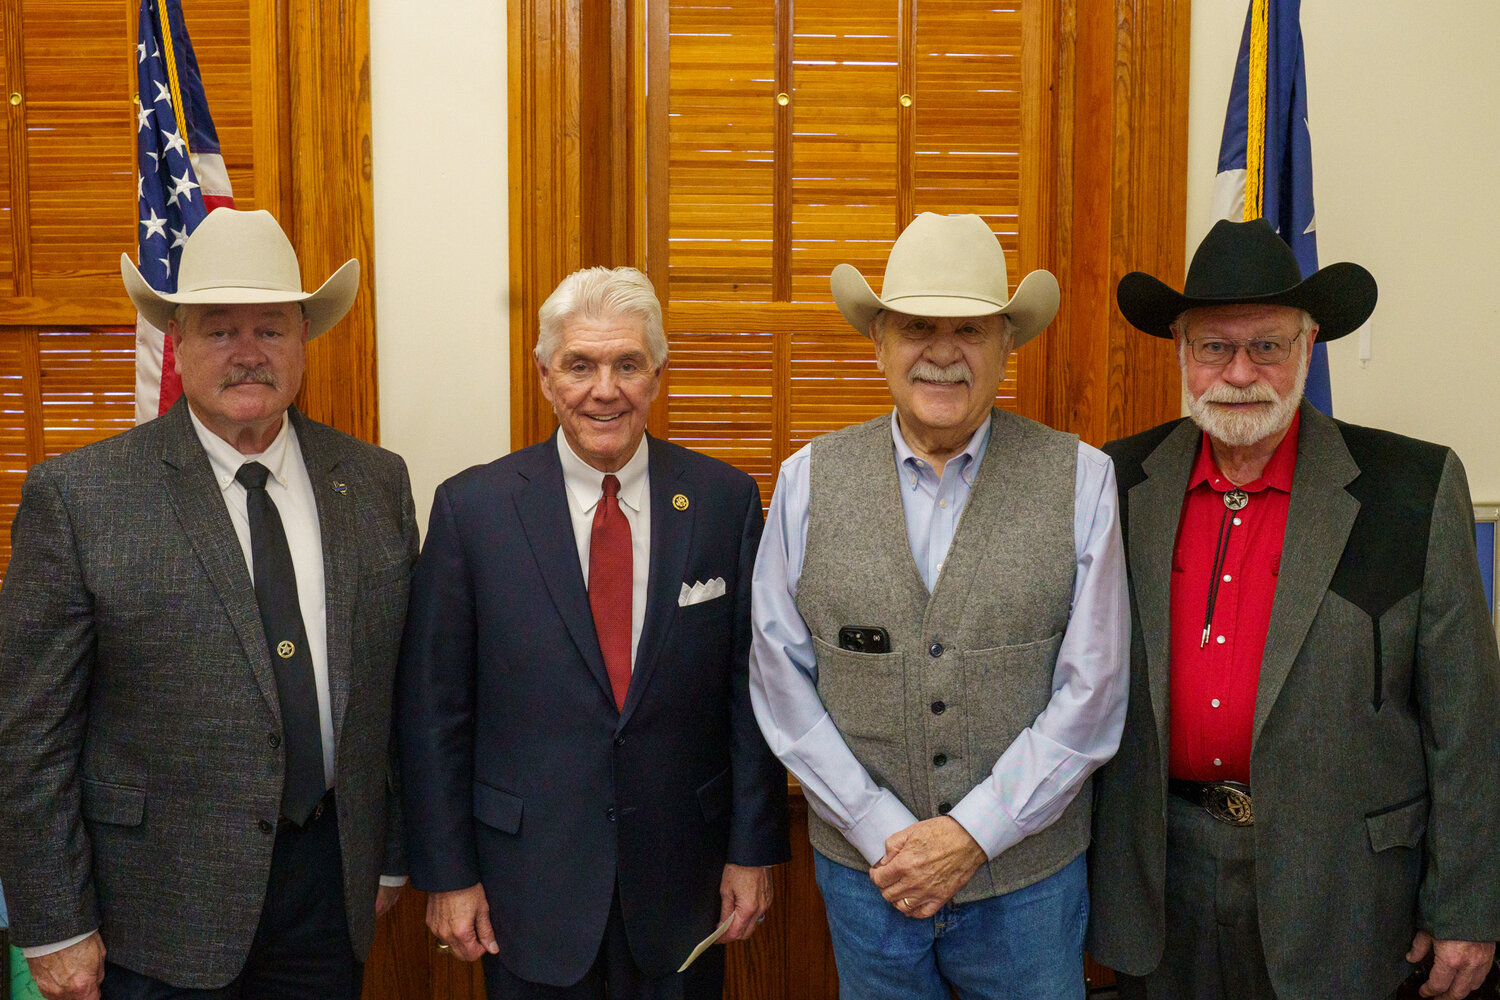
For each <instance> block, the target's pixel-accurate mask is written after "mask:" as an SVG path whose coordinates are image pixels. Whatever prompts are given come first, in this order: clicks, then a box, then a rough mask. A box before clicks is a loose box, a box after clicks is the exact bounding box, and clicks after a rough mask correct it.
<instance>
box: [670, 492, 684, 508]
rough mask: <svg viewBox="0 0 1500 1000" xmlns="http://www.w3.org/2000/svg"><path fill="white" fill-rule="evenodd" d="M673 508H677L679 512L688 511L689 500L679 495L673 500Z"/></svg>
mask: <svg viewBox="0 0 1500 1000" xmlns="http://www.w3.org/2000/svg"><path fill="white" fill-rule="evenodd" d="M672 506H673V507H676V508H677V509H678V510H687V509H688V498H687V497H685V496H683V495H682V494H681V493H679V494H677V495H676V496H675V497H673V498H672Z"/></svg>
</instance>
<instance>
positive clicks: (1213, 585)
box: [1198, 486, 1250, 649]
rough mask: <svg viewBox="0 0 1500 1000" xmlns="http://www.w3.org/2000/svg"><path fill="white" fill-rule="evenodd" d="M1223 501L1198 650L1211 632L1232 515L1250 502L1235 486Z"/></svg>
mask: <svg viewBox="0 0 1500 1000" xmlns="http://www.w3.org/2000/svg"><path fill="white" fill-rule="evenodd" d="M1223 499H1224V516H1223V517H1222V518H1220V519H1219V540H1218V543H1217V544H1216V545H1215V546H1214V569H1213V574H1212V575H1211V576H1210V577H1209V580H1208V607H1207V608H1205V609H1204V610H1203V639H1202V640H1201V641H1200V642H1199V643H1198V648H1199V649H1202V648H1203V647H1204V646H1207V645H1208V635H1209V633H1210V632H1212V631H1213V622H1214V602H1215V601H1217V600H1218V598H1219V581H1220V580H1222V579H1223V578H1224V560H1225V559H1226V558H1228V556H1229V529H1230V528H1232V527H1234V525H1236V524H1238V523H1239V518H1237V517H1235V516H1234V514H1235V513H1236V512H1237V511H1240V510H1243V509H1244V508H1245V505H1246V504H1247V503H1249V502H1250V494H1248V493H1246V492H1245V491H1244V490H1242V489H1240V488H1239V487H1238V486H1236V487H1235V488H1234V489H1232V490H1230V491H1229V492H1227V493H1225V494H1224V495H1223Z"/></svg>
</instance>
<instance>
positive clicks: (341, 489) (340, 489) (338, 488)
mask: <svg viewBox="0 0 1500 1000" xmlns="http://www.w3.org/2000/svg"><path fill="white" fill-rule="evenodd" d="M333 492H335V493H337V494H338V495H339V496H344V495H345V494H347V493H348V492H349V487H348V486H347V485H345V484H344V483H341V482H338V481H337V480H335V481H334V483H333Z"/></svg>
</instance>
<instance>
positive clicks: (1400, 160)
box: [1187, 0, 1500, 502]
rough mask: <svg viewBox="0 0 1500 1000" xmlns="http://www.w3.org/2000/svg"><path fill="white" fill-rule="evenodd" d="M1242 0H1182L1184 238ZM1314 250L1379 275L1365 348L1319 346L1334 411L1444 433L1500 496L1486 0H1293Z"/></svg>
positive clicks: (1496, 81)
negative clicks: (1187, 64)
mask: <svg viewBox="0 0 1500 1000" xmlns="http://www.w3.org/2000/svg"><path fill="white" fill-rule="evenodd" d="M1245 9H1246V0H1195V2H1194V3H1193V41H1192V45H1193V52H1192V89H1191V91H1190V105H1191V111H1190V114H1191V127H1190V138H1189V154H1188V232H1187V240H1188V248H1189V254H1191V251H1192V249H1193V248H1195V247H1196V246H1197V245H1198V241H1199V240H1201V239H1202V237H1203V234H1204V233H1205V232H1207V231H1208V227H1209V226H1210V225H1211V224H1212V219H1211V218H1210V217H1209V214H1208V194H1209V190H1210V188H1211V186H1212V183H1213V175H1214V167H1215V163H1216V161H1217V159H1218V147H1219V136H1220V133H1221V132H1222V130H1223V123H1224V106H1225V101H1226V100H1227V99H1228V93H1229V78H1230V75H1231V73H1232V71H1233V67H1234V59H1235V55H1236V53H1237V51H1238V48H1239V41H1240V35H1241V32H1242V31H1243V29H1244V21H1245ZM1302 30H1303V42H1304V46H1305V52H1306V60H1307V92H1308V117H1309V119H1310V125H1311V129H1312V140H1313V183H1314V195H1315V200H1316V205H1317V225H1318V254H1319V260H1320V261H1321V262H1322V263H1325V264H1326V263H1330V262H1332V261H1336V260H1353V261H1358V262H1359V263H1361V264H1363V265H1364V266H1366V267H1368V268H1369V269H1370V271H1371V272H1372V273H1373V274H1374V275H1375V278H1376V280H1377V281H1378V282H1379V284H1380V304H1379V306H1378V307H1377V308H1376V310H1375V315H1374V316H1373V317H1372V319H1371V322H1370V326H1369V332H1370V338H1369V339H1370V359H1369V361H1368V363H1366V364H1362V363H1361V361H1360V360H1359V349H1360V343H1359V341H1360V335H1359V334H1358V333H1356V334H1351V335H1350V336H1348V337H1345V338H1344V339H1343V340H1340V341H1338V342H1336V343H1334V344H1331V345H1330V346H1329V362H1330V367H1331V369H1332V381H1333V405H1334V414H1335V415H1336V416H1338V417H1339V418H1341V419H1344V420H1350V421H1354V422H1356V423H1362V424H1371V425H1374V426H1378V427H1385V428H1388V429H1390V430H1394V431H1398V432H1400V433H1402V434H1409V435H1412V436H1414V437H1420V438H1426V439H1428V440H1433V441H1440V442H1442V443H1444V444H1448V445H1451V446H1453V447H1454V448H1456V449H1457V450H1458V453H1459V456H1460V457H1461V458H1462V459H1463V460H1464V464H1465V466H1466V468H1467V469H1468V473H1469V483H1470V487H1471V489H1472V491H1473V494H1474V500H1475V501H1476V502H1494V501H1500V434H1497V432H1496V414H1497V413H1500V404H1497V399H1496V396H1497V392H1496V389H1497V384H1500V383H1497V376H1500V297H1497V293H1496V289H1497V285H1500V281H1497V279H1496V277H1495V269H1496V265H1497V264H1500V199H1497V198H1496V196H1495V195H1494V194H1492V193H1491V190H1490V188H1491V185H1492V184H1493V180H1492V178H1491V174H1492V172H1493V171H1494V170H1495V168H1496V166H1497V164H1500V128H1497V123H1500V67H1497V65H1496V62H1495V59H1494V53H1493V44H1494V39H1495V38H1496V37H1500V4H1491V3H1473V2H1471V0H1430V2H1427V3H1420V4H1417V3H1410V2H1398V0H1360V2H1358V3H1355V2H1352V0H1344V2H1339V3H1336V2H1333V0H1303V5H1302Z"/></svg>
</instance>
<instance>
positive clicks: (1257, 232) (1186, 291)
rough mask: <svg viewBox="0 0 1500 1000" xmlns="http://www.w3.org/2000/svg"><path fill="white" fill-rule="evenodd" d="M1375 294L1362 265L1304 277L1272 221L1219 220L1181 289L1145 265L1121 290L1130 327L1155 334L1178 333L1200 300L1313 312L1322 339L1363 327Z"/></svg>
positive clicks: (1118, 294)
mask: <svg viewBox="0 0 1500 1000" xmlns="http://www.w3.org/2000/svg"><path fill="white" fill-rule="evenodd" d="M1375 295H1376V289H1375V279H1374V277H1372V276H1371V274H1370V272H1369V271H1366V270H1365V269H1364V268H1362V267H1360V266H1359V265H1358V264H1350V263H1348V262H1341V263H1338V264H1329V265H1328V266H1327V267H1325V268H1322V269H1321V270H1319V271H1316V272H1315V273H1313V274H1312V275H1311V276H1310V277H1308V278H1307V280H1305V281H1304V280H1302V270H1301V268H1299V267H1298V266H1297V258H1296V256H1295V255H1294V254H1293V253H1292V248H1291V247H1289V246H1287V245H1286V243H1284V242H1283V241H1282V239H1281V237H1279V236H1277V235H1276V233H1275V232H1274V231H1273V230H1272V229H1271V225H1270V223H1268V222H1267V221H1266V220H1265V219H1254V220H1252V221H1250V222H1230V221H1229V220H1228V219H1223V220H1221V221H1219V222H1216V223H1214V227H1213V228H1212V229H1210V230H1209V232H1208V235H1207V236H1205V237H1204V238H1203V242H1202V243H1201V244H1199V246H1198V250H1197V252H1196V253H1194V254H1193V263H1192V264H1191V265H1190V266H1189V267H1188V273H1187V282H1186V283H1185V284H1184V285H1183V289H1182V291H1181V292H1178V291H1175V290H1174V289H1172V288H1170V287H1168V286H1167V285H1166V284H1165V283H1163V282H1161V281H1159V280H1157V279H1156V278H1153V277H1152V276H1151V275H1149V274H1146V273H1145V272H1144V271H1132V272H1130V273H1129V274H1127V275H1125V277H1123V278H1121V279H1120V284H1119V286H1118V287H1117V288H1116V289H1115V301H1117V302H1119V304H1120V312H1122V313H1124V314H1125V318H1126V319H1127V320H1129V321H1130V325H1131V326H1133V327H1135V328H1136V329H1137V330H1142V331H1144V332H1146V333H1149V334H1151V336H1153V337H1171V336H1172V330H1171V326H1172V323H1173V321H1174V320H1176V319H1177V317H1178V316H1180V315H1182V313H1183V312H1184V311H1185V310H1188V309H1192V308H1194V307H1196V306H1227V305H1268V306H1292V307H1293V308H1296V309H1304V310H1306V311H1307V312H1308V313H1309V314H1310V315H1311V316H1312V318H1313V321H1314V322H1315V323H1317V324H1318V340H1319V341H1322V342H1327V341H1330V340H1337V339H1339V338H1340V337H1342V336H1344V335H1345V334H1347V333H1353V332H1354V331H1355V330H1357V329H1359V326H1360V324H1361V323H1363V322H1364V321H1365V320H1366V319H1369V317H1370V313H1372V312H1374V311H1375Z"/></svg>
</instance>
